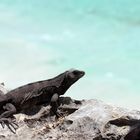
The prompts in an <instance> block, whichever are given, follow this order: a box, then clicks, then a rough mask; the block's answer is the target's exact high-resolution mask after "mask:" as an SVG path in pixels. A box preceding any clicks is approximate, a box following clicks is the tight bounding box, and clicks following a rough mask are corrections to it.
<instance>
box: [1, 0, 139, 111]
mask: <svg viewBox="0 0 140 140" xmlns="http://www.w3.org/2000/svg"><path fill="white" fill-rule="evenodd" d="M139 15H140V1H139V0H123V1H122V0H94V1H93V0H41V1H39V0H26V1H25V0H13V1H12V0H1V1H0V38H1V39H0V60H1V63H0V64H1V67H0V73H1V75H0V81H1V82H3V81H4V82H5V85H6V87H8V88H9V89H12V88H15V87H17V86H20V85H23V84H26V83H28V82H32V81H36V80H41V79H47V78H50V77H53V76H55V75H57V74H59V73H61V72H63V71H65V70H67V69H70V68H79V69H82V70H85V72H86V76H85V77H84V78H83V79H81V80H80V81H79V82H77V83H76V84H75V85H74V86H73V87H72V88H71V89H70V90H69V91H68V92H67V94H66V95H67V96H71V97H73V98H77V99H83V98H87V99H90V98H96V99H100V100H104V101H105V102H108V103H113V104H117V105H121V106H125V107H130V108H135V109H139V106H140V102H139V98H140V74H139V72H140V63H139V62H140V39H139V37H140V16H139Z"/></svg>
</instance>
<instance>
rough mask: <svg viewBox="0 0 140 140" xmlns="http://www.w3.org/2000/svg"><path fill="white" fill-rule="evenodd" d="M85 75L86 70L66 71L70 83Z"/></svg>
mask: <svg viewBox="0 0 140 140" xmlns="http://www.w3.org/2000/svg"><path fill="white" fill-rule="evenodd" d="M84 75H85V72H84V71H81V70H77V69H70V70H68V71H67V72H66V76H65V82H66V83H67V84H69V85H72V84H73V83H75V82H76V81H78V80H79V79H80V78H81V77H83V76H84Z"/></svg>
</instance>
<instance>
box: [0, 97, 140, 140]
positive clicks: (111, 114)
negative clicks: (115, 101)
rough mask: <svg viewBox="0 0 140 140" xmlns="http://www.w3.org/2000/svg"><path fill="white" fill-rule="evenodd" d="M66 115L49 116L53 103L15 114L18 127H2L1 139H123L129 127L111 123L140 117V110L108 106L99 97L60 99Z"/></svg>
mask: <svg viewBox="0 0 140 140" xmlns="http://www.w3.org/2000/svg"><path fill="white" fill-rule="evenodd" d="M60 103H61V106H60V108H59V110H60V111H61V112H62V111H63V112H64V113H63V115H64V116H65V117H64V116H63V117H61V118H59V119H56V118H55V116H50V115H49V110H50V106H46V107H42V108H41V110H40V111H39V112H38V113H37V114H35V115H33V116H28V115H25V114H16V115H15V117H16V121H17V123H18V125H19V128H18V129H17V130H16V134H13V133H12V132H11V131H10V130H9V129H8V128H7V127H6V126H5V128H4V129H3V128H2V127H1V128H0V139H1V140H31V139H32V140H123V139H124V136H125V135H126V134H127V133H128V132H129V130H130V127H129V126H122V127H118V126H115V125H111V124H109V123H108V122H109V121H110V120H113V119H118V118H122V117H123V118H133V119H140V111H134V110H128V109H124V108H119V107H115V106H111V105H107V104H105V103H103V102H102V101H98V100H83V101H76V100H72V99H71V98H69V97H62V98H60Z"/></svg>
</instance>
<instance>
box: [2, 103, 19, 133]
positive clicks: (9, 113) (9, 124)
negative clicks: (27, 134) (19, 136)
mask: <svg viewBox="0 0 140 140" xmlns="http://www.w3.org/2000/svg"><path fill="white" fill-rule="evenodd" d="M3 109H4V110H6V111H5V112H3V113H2V114H1V115H0V123H1V125H2V127H3V128H4V126H5V124H6V125H7V127H8V128H9V129H10V130H11V131H12V132H13V133H15V131H16V127H18V125H17V124H16V123H15V122H14V121H12V119H11V118H8V117H11V116H12V115H13V114H15V113H16V108H15V106H14V105H13V104H11V103H7V104H6V105H5V106H3ZM15 126H16V127H15ZM13 129H14V130H13Z"/></svg>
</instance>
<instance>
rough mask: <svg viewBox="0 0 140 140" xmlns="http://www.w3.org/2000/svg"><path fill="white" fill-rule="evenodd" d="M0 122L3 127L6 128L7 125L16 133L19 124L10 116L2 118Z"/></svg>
mask: <svg viewBox="0 0 140 140" xmlns="http://www.w3.org/2000/svg"><path fill="white" fill-rule="evenodd" d="M0 124H1V126H2V128H4V127H5V125H6V126H7V127H8V128H9V129H10V130H11V132H12V133H14V134H15V133H16V129H17V128H18V125H17V124H16V122H15V121H13V120H11V119H9V118H1V119H0Z"/></svg>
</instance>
